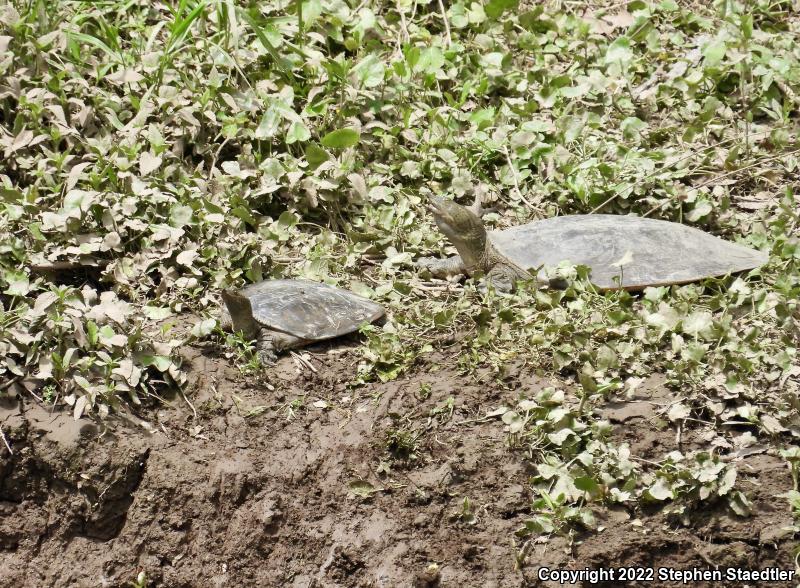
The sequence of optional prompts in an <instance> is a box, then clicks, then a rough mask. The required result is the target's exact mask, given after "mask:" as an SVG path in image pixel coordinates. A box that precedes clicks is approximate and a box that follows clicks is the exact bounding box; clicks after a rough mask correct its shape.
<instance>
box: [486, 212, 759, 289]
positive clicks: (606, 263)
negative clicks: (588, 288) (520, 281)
mask: <svg viewBox="0 0 800 588" xmlns="http://www.w3.org/2000/svg"><path fill="white" fill-rule="evenodd" d="M489 234H490V238H491V240H492V242H493V243H494V245H495V247H496V248H497V249H498V251H499V252H500V253H502V254H504V255H505V256H507V257H509V258H510V259H511V260H512V261H514V262H515V263H516V264H517V265H520V266H522V267H524V268H526V269H533V268H537V267H539V266H541V265H546V266H554V265H558V264H559V263H560V262H562V261H569V262H570V263H573V264H575V265H586V266H589V267H590V268H591V270H592V271H591V274H590V280H591V282H592V284H594V285H595V286H596V287H598V288H600V289H604V290H605V289H616V288H619V287H620V285H621V286H622V287H623V288H625V289H628V290H637V289H641V288H644V287H646V286H657V285H667V284H683V283H687V282H693V281H695V280H701V279H703V278H710V277H714V276H723V275H726V274H729V273H732V272H740V271H745V270H750V269H753V268H756V267H759V266H761V265H763V264H764V263H766V262H767V259H768V255H767V254H766V253H762V252H760V251H756V250H754V249H750V248H749V247H744V246H742V245H737V244H735V243H731V242H729V241H725V240H723V239H720V238H718V237H715V236H713V235H709V234H708V233H704V232H703V231H700V230H699V229H695V228H692V227H687V226H686V225H681V224H678V223H673V222H669V221H663V220H655V219H649V218H641V217H636V216H619V215H612V214H585V215H572V216H559V217H554V218H549V219H545V220H541V221H537V222H533V223H529V224H526V225H520V226H516V227H512V228H509V229H505V230H502V231H491V232H490V233H489ZM620 282H621V283H620Z"/></svg>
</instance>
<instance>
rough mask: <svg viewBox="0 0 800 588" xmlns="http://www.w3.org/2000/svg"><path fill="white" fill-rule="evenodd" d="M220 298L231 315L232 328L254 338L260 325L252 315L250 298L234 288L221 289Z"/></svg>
mask: <svg viewBox="0 0 800 588" xmlns="http://www.w3.org/2000/svg"><path fill="white" fill-rule="evenodd" d="M222 300H223V301H224V302H225V306H226V307H227V308H228V314H230V315H231V323H232V324H233V330H234V331H242V332H243V333H244V336H245V337H247V338H249V339H255V338H256V337H257V336H258V332H259V331H260V330H261V326H260V325H259V324H258V321H256V319H255V317H254V316H253V305H252V304H250V299H249V298H248V297H247V296H245V295H244V294H242V293H241V292H237V291H236V290H223V291H222Z"/></svg>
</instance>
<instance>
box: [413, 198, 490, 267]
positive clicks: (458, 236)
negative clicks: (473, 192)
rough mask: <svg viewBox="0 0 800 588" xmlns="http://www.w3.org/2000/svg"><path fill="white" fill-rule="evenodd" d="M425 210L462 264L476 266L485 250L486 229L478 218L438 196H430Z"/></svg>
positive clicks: (456, 204) (470, 211)
mask: <svg viewBox="0 0 800 588" xmlns="http://www.w3.org/2000/svg"><path fill="white" fill-rule="evenodd" d="M427 209H428V211H430V213H431V214H432V215H433V219H434V220H435V221H436V226H437V227H439V230H440V231H442V233H444V234H445V236H446V237H447V238H448V239H449V240H450V242H451V243H452V244H453V246H455V248H456V249H457V250H458V254H459V255H460V256H461V259H463V260H464V264H465V265H466V266H467V267H474V266H477V265H478V264H479V263H480V261H481V259H482V258H483V255H484V251H485V249H486V229H485V228H484V226H483V221H481V219H480V217H479V216H478V215H477V214H475V212H474V211H473V210H472V209H470V208H468V207H466V206H462V205H460V204H458V203H457V202H454V201H452V200H445V199H444V198H442V197H440V196H431V198H430V202H429V204H428V206H427Z"/></svg>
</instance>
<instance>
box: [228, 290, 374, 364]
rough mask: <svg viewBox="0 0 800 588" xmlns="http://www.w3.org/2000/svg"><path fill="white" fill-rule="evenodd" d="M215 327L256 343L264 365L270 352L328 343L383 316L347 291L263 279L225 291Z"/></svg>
mask: <svg viewBox="0 0 800 588" xmlns="http://www.w3.org/2000/svg"><path fill="white" fill-rule="evenodd" d="M222 299H223V301H224V302H225V306H226V307H227V308H223V309H222V315H221V316H220V319H219V322H220V327H221V328H223V329H228V330H234V331H242V332H243V333H244V336H245V337H248V338H250V339H256V340H257V342H258V343H257V347H256V348H257V350H258V356H259V358H260V359H261V361H262V362H263V363H271V362H273V361H274V360H275V352H276V351H283V350H285V349H293V348H296V347H302V346H304V345H309V344H311V343H313V342H316V341H324V340H325V339H332V338H334V337H339V336H341V335H346V334H347V333H352V332H353V331H356V330H358V327H359V326H361V325H362V324H364V323H371V322H374V321H376V320H378V319H379V318H381V317H382V316H383V315H384V309H383V307H382V306H381V305H380V304H376V303H375V302H372V301H371V300H368V299H366V298H364V297H362V296H359V295H357V294H354V293H353V292H350V291H349V290H342V289H341V288H335V287H333V286H329V285H327V284H322V283H319V282H311V281H309V280H265V281H263V282H257V283H255V284H249V285H247V286H245V287H244V288H242V289H241V290H224V291H223V292H222Z"/></svg>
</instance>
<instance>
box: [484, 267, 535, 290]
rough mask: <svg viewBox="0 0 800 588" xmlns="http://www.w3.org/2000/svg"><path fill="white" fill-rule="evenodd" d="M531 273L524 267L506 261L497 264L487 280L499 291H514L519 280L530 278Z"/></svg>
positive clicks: (487, 276)
mask: <svg viewBox="0 0 800 588" xmlns="http://www.w3.org/2000/svg"><path fill="white" fill-rule="evenodd" d="M530 278H531V274H530V273H528V272H526V271H525V270H523V269H522V268H518V267H515V266H513V265H508V264H505V263H498V264H496V265H495V266H494V267H493V268H492V269H491V271H490V272H489V273H488V274H487V275H486V280H487V281H488V282H491V283H492V285H493V286H494V289H495V290H497V291H498V292H513V291H514V287H515V286H516V284H517V281H518V280H529V279H530Z"/></svg>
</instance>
